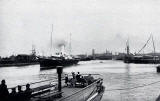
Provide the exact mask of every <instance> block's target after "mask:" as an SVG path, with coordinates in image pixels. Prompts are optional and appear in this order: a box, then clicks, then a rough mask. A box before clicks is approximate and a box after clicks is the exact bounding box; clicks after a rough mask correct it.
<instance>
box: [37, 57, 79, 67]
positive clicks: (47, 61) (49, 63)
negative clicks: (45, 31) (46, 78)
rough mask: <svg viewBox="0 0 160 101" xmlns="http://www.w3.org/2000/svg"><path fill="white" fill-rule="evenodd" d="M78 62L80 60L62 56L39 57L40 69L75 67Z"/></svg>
mask: <svg viewBox="0 0 160 101" xmlns="http://www.w3.org/2000/svg"><path fill="white" fill-rule="evenodd" d="M78 62H79V59H77V58H74V57H71V56H67V55H62V54H60V55H57V56H50V57H39V63H40V67H48V68H49V67H51V68H56V67H57V66H70V65H75V64H77V63H78Z"/></svg>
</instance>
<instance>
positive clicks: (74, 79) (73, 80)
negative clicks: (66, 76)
mask: <svg viewBox="0 0 160 101" xmlns="http://www.w3.org/2000/svg"><path fill="white" fill-rule="evenodd" d="M71 85H72V86H73V87H75V86H76V75H75V73H74V72H72V79H71Z"/></svg>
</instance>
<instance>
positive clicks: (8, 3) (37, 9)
mask: <svg viewBox="0 0 160 101" xmlns="http://www.w3.org/2000/svg"><path fill="white" fill-rule="evenodd" d="M159 19H160V1H159V0H0V55H2V56H5V55H10V54H18V53H30V52H31V51H30V50H31V48H32V44H34V45H35V46H36V50H37V51H38V52H39V53H42V52H44V53H45V54H47V53H49V49H50V35H51V29H52V27H51V26H52V24H53V34H52V35H53V45H54V46H53V47H54V49H57V47H56V44H57V43H58V42H61V41H62V42H66V45H67V46H68V41H69V37H70V33H72V37H71V38H72V53H73V54H79V53H88V54H89V53H91V50H92V49H93V48H94V49H95V50H96V52H105V50H106V49H108V50H110V51H113V52H118V51H119V52H124V51H125V45H126V40H127V39H128V38H129V41H130V48H131V52H137V51H138V50H139V49H140V48H141V47H142V46H143V45H144V44H145V42H146V40H147V39H148V38H149V36H150V34H151V33H152V34H153V36H154V40H155V45H156V51H160V45H159V44H160V40H159V38H160V20H159ZM151 46H152V43H151V42H150V44H149V45H148V47H147V48H146V49H145V50H144V52H151V51H152V50H153V48H152V47H151Z"/></svg>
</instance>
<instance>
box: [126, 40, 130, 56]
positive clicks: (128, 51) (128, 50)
mask: <svg viewBox="0 0 160 101" xmlns="http://www.w3.org/2000/svg"><path fill="white" fill-rule="evenodd" d="M126 46H127V47H126V48H127V55H129V53H130V49H129V40H127V43H126Z"/></svg>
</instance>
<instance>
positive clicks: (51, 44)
mask: <svg viewBox="0 0 160 101" xmlns="http://www.w3.org/2000/svg"><path fill="white" fill-rule="evenodd" d="M52 33H53V24H52V30H51V39H50V41H51V47H50V54H51V56H52V50H53V49H52V48H53V40H52Z"/></svg>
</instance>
